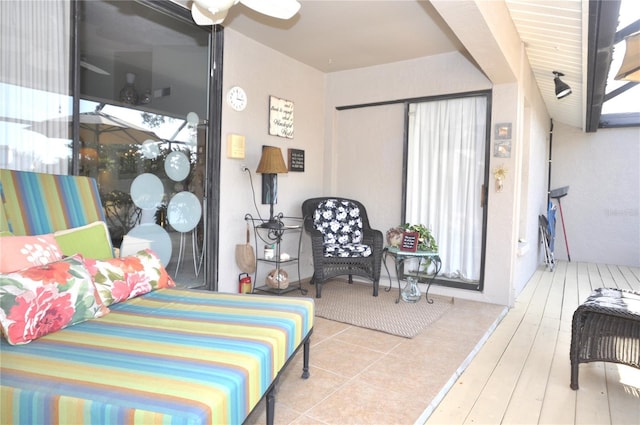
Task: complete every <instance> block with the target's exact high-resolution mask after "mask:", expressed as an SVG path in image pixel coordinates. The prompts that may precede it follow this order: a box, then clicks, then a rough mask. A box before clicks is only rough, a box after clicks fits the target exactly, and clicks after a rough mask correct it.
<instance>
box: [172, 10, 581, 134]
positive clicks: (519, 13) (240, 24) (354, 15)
mask: <svg viewBox="0 0 640 425" xmlns="http://www.w3.org/2000/svg"><path fill="white" fill-rule="evenodd" d="M481 1H490V0H481ZM182 3H183V4H190V2H189V1H188V0H183V1H182ZM300 3H301V4H302V7H301V9H300V11H299V12H298V14H297V15H296V16H294V18H292V19H291V20H289V21H282V20H278V19H274V18H269V17H266V16H264V15H261V14H259V13H256V12H254V11H252V10H251V9H249V8H247V7H245V6H243V5H242V4H241V3H240V4H238V5H236V6H234V7H233V8H232V9H231V11H230V12H229V15H228V17H227V19H226V20H225V22H224V26H225V27H229V28H232V29H234V30H236V31H238V32H240V33H242V34H244V35H246V36H247V37H249V38H252V39H254V40H256V41H258V42H260V43H262V44H264V45H266V46H269V47H271V48H273V49H274V50H277V51H280V52H282V53H283V54H285V55H287V56H289V57H292V58H294V59H296V60H298V61H300V62H303V63H305V64H307V65H309V66H311V67H313V68H316V69H318V70H320V71H323V72H335V71H341V70H346V69H354V68H361V67H368V66H373V65H379V64H385V63H391V62H397V61H401V60H407V59H414V58H418V57H423V56H430V55H437V54H440V53H445V52H451V51H460V52H463V53H464V54H465V55H467V52H466V51H465V48H464V46H463V45H462V43H461V42H460V41H459V40H458V39H457V38H456V36H455V34H454V33H453V32H452V31H451V30H450V28H449V27H448V26H447V25H446V23H445V22H444V20H443V19H442V18H441V17H440V15H439V14H438V12H437V11H436V10H435V8H434V7H433V6H432V5H431V3H430V2H429V1H422V0H395V1H379V0H373V1H371V0H352V1H344V0H343V1H332V0H300ZM506 5H507V7H508V9H509V12H510V14H511V16H512V19H513V21H514V24H515V27H516V29H517V31H518V33H519V34H520V37H521V39H522V41H523V42H524V43H525V46H526V51H527V55H528V57H529V62H530V65H531V68H532V70H533V73H534V75H535V78H536V81H537V83H538V86H539V87H540V91H541V93H542V96H543V98H544V101H545V103H546V105H547V109H548V111H549V113H550V115H551V117H552V118H553V119H554V120H557V121H561V122H564V123H567V124H569V125H572V126H575V127H578V128H583V120H584V117H585V105H584V96H583V91H584V89H585V87H584V81H585V72H586V71H585V69H586V66H585V64H586V42H585V41H586V29H587V27H586V23H587V17H588V16H587V15H588V14H587V9H588V2H587V1H582V0H506ZM583 9H585V10H583ZM554 70H557V71H560V72H563V73H564V74H565V77H563V78H562V80H563V81H565V82H566V83H567V84H569V85H570V86H571V88H572V90H573V93H572V94H571V95H570V96H568V97H566V98H564V99H561V100H558V99H556V97H555V93H554V85H553V74H552V71H554Z"/></svg>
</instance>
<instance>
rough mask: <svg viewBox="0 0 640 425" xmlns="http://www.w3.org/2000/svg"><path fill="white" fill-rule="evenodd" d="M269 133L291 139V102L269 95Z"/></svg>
mask: <svg viewBox="0 0 640 425" xmlns="http://www.w3.org/2000/svg"><path fill="white" fill-rule="evenodd" d="M269 135H271V136H278V137H285V138H287V139H293V102H292V101H290V100H285V99H280V98H277V97H275V96H269Z"/></svg>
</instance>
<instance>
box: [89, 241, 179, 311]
mask: <svg viewBox="0 0 640 425" xmlns="http://www.w3.org/2000/svg"><path fill="white" fill-rule="evenodd" d="M84 262H85V265H86V267H87V269H88V270H89V273H90V274H91V276H92V278H93V282H94V283H95V286H96V289H97V290H98V295H99V297H100V299H101V300H102V302H103V303H104V304H105V305H107V306H109V305H111V304H115V303H119V302H121V301H125V300H128V299H129V298H134V297H137V296H139V295H143V294H146V293H147V292H151V291H154V290H156V289H160V288H170V287H174V286H176V284H175V282H174V281H173V280H172V279H171V277H170V276H169V274H168V273H167V271H166V270H165V268H164V266H163V265H162V262H161V261H160V258H159V257H158V255H157V254H156V253H155V252H153V251H152V250H151V249H145V250H142V251H139V252H138V253H136V254H135V255H129V256H127V257H122V258H110V259H108V260H95V259H90V258H85V259H84Z"/></svg>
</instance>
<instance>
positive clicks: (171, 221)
mask: <svg viewBox="0 0 640 425" xmlns="http://www.w3.org/2000/svg"><path fill="white" fill-rule="evenodd" d="M79 7H80V11H79V12H80V13H79V16H80V20H79V23H78V33H79V46H78V47H79V55H80V65H81V66H80V105H79V109H80V111H79V119H78V121H79V142H80V145H79V149H80V156H79V158H80V163H79V173H80V174H82V175H87V176H91V177H94V178H96V179H97V180H98V187H99V190H100V196H101V199H102V202H103V204H104V208H105V213H106V216H107V225H108V227H109V230H110V232H111V236H112V239H113V242H114V245H116V246H118V247H120V249H121V251H123V252H122V253H123V254H129V253H131V252H135V251H136V250H138V249H139V248H142V247H143V246H145V245H147V244H148V241H151V247H152V248H153V249H154V250H155V251H157V252H158V254H159V255H160V256H161V257H163V256H164V259H165V260H164V262H165V265H166V266H167V269H168V270H169V272H170V273H171V274H172V275H173V276H174V278H175V279H176V281H177V282H180V284H182V285H185V286H200V285H201V284H202V282H203V274H200V271H201V266H202V260H203V258H204V257H203V239H204V237H203V236H204V226H205V225H206V216H204V215H203V214H202V211H203V209H204V208H205V205H204V202H205V197H204V184H205V181H204V176H205V158H206V149H207V144H206V139H207V126H206V124H205V123H207V122H208V119H207V118H208V113H209V111H208V84H209V79H208V76H209V51H210V45H209V39H210V32H208V31H206V30H205V29H203V28H202V27H198V26H196V25H194V24H192V23H190V22H183V21H181V20H179V19H176V18H175V17H173V16H169V15H168V14H166V13H162V12H160V11H158V10H155V9H153V8H151V7H149V6H147V5H145V4H142V3H138V2H132V1H128V2H123V1H82V2H80V3H79ZM141 241H144V242H141Z"/></svg>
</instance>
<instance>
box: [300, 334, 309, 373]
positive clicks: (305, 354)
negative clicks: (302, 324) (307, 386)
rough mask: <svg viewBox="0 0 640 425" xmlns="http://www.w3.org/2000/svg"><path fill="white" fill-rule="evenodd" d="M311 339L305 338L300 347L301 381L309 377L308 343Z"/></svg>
mask: <svg viewBox="0 0 640 425" xmlns="http://www.w3.org/2000/svg"><path fill="white" fill-rule="evenodd" d="M310 339H311V338H309V337H307V339H306V340H305V341H304V345H303V346H302V355H303V358H302V379H307V378H308V377H309V348H310V347H309V341H310Z"/></svg>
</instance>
